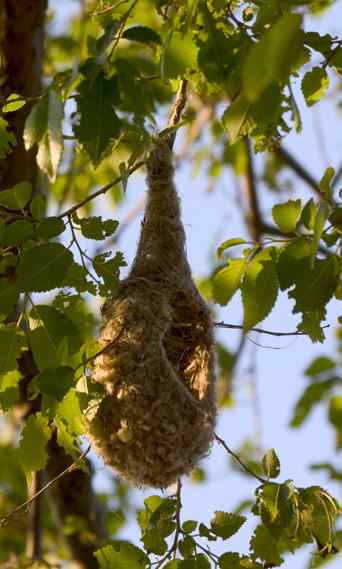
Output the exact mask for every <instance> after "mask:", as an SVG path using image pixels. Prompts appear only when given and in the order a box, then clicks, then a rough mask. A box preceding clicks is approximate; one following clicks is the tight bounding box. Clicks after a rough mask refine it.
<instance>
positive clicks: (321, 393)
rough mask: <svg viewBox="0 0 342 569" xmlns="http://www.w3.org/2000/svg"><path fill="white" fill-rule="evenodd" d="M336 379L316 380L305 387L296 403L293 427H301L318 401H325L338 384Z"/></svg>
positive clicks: (292, 421)
mask: <svg viewBox="0 0 342 569" xmlns="http://www.w3.org/2000/svg"><path fill="white" fill-rule="evenodd" d="M336 381H337V380H336V379H335V378H332V379H327V380H325V381H316V382H315V383H311V384H310V385H308V386H307V387H306V388H305V389H304V392H303V393H302V395H301V396H300V398H299V399H298V401H297V403H296V405H295V408H294V411H293V415H292V419H291V422H290V425H291V427H299V426H300V425H301V424H302V423H303V422H304V421H305V419H306V418H307V417H308V415H309V414H310V413H311V411H312V410H313V408H314V407H315V406H316V405H317V404H318V403H321V402H322V401H324V399H325V397H326V396H327V395H329V393H330V392H331V390H332V389H333V388H334V386H335V385H336Z"/></svg>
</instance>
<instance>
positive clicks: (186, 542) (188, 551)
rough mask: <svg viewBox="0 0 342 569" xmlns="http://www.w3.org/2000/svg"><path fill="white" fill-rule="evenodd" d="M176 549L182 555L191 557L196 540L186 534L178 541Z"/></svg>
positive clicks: (194, 549)
mask: <svg viewBox="0 0 342 569" xmlns="http://www.w3.org/2000/svg"><path fill="white" fill-rule="evenodd" d="M178 549H179V552H180V554H181V555H182V556H183V557H185V558H187V557H188V558H189V557H192V556H193V555H194V554H195V552H196V542H195V541H194V539H193V538H192V537H190V536H188V535H186V536H185V537H184V539H182V540H180V541H179V542H178Z"/></svg>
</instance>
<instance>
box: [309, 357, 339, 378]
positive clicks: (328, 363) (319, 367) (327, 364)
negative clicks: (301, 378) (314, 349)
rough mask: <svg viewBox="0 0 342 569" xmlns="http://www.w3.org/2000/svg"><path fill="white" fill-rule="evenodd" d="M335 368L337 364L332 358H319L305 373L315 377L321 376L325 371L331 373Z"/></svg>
mask: <svg viewBox="0 0 342 569" xmlns="http://www.w3.org/2000/svg"><path fill="white" fill-rule="evenodd" d="M335 368H336V363H335V362H334V361H333V360H332V359H331V358H328V357H326V356H319V357H318V358H315V359H314V360H313V362H311V364H310V365H309V367H307V368H306V370H305V372H304V373H305V375H307V376H309V377H315V375H319V374H321V373H324V372H325V371H329V370H332V369H335Z"/></svg>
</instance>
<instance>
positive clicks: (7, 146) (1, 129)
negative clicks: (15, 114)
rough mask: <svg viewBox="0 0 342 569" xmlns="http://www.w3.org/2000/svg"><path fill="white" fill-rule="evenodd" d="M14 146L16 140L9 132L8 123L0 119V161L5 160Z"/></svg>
mask: <svg viewBox="0 0 342 569" xmlns="http://www.w3.org/2000/svg"><path fill="white" fill-rule="evenodd" d="M16 144H17V139H16V138H15V136H14V134H13V132H11V131H10V130H9V123H8V122H7V121H6V120H5V119H4V118H3V117H0V159H1V160H3V159H4V158H6V156H7V154H9V153H10V152H11V151H12V149H13V146H15V145H16Z"/></svg>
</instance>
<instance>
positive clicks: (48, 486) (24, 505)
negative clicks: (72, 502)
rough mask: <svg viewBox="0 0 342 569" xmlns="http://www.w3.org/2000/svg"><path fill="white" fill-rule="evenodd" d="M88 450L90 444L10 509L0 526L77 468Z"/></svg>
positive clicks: (4, 524) (3, 525)
mask: <svg viewBox="0 0 342 569" xmlns="http://www.w3.org/2000/svg"><path fill="white" fill-rule="evenodd" d="M89 451H90V445H89V446H88V448H86V450H84V451H83V452H82V454H80V456H79V457H78V458H77V459H76V460H75V461H74V462H73V463H72V464H70V465H69V466H67V468H65V469H64V470H63V471H62V472H60V473H59V474H57V476H55V478H53V479H52V480H50V481H49V482H48V483H47V484H45V486H43V487H42V488H41V489H40V490H39V491H38V492H36V493H35V494H33V496H31V497H30V498H29V499H28V500H26V501H25V502H23V503H22V504H20V506H17V507H16V508H14V510H12V511H11V512H9V513H8V514H6V516H4V517H3V518H1V520H0V528H2V527H5V526H6V525H7V524H8V521H9V519H10V518H12V517H13V516H15V515H16V514H19V513H20V512H21V511H22V510H26V509H27V508H28V507H29V506H30V505H31V504H32V503H33V502H34V501H35V500H36V499H37V498H38V497H39V496H40V495H41V494H43V493H44V492H46V490H48V489H49V488H50V487H51V486H52V485H53V484H55V483H56V482H58V480H60V479H61V478H62V477H63V476H65V475H66V474H69V473H70V472H72V471H73V470H75V468H77V465H78V464H79V462H81V460H83V459H84V458H85V456H86V455H87V454H88V452H89Z"/></svg>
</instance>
